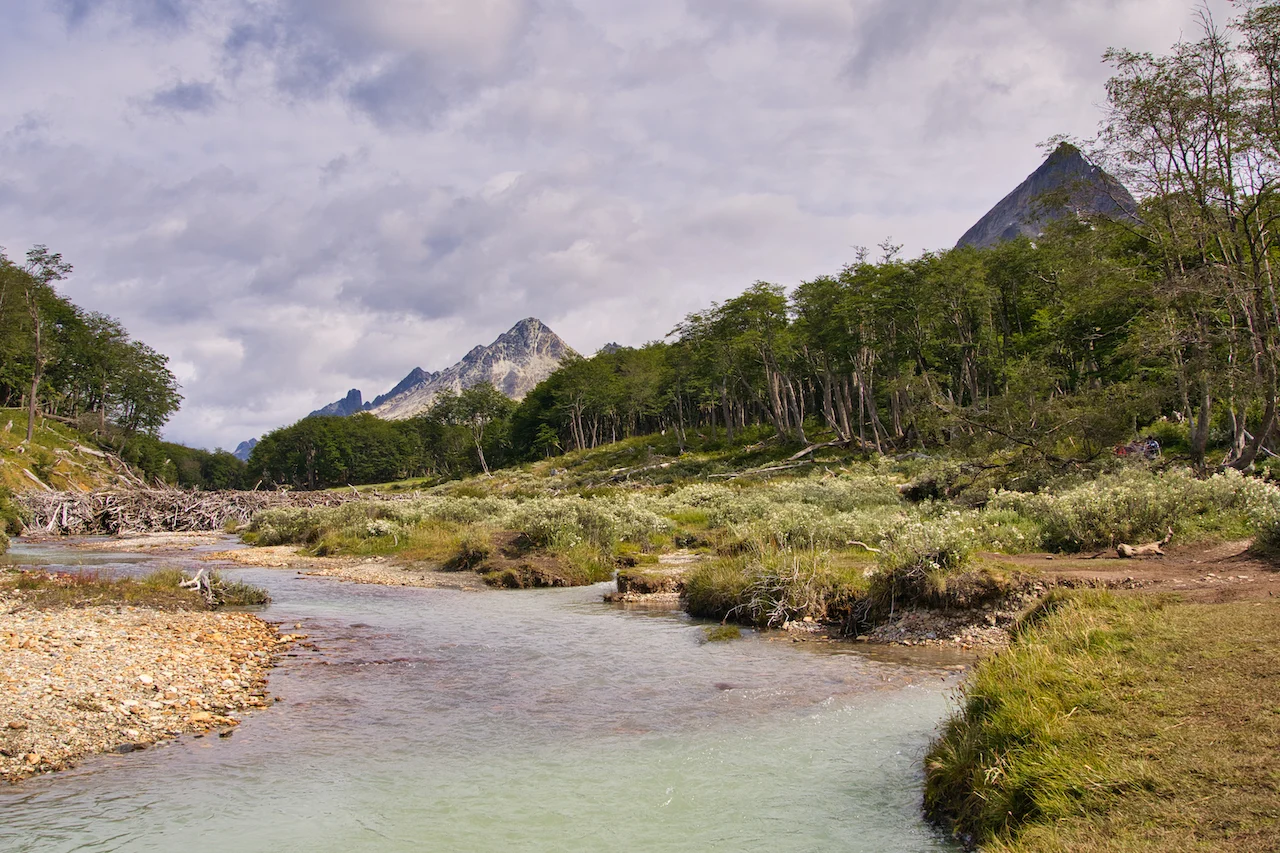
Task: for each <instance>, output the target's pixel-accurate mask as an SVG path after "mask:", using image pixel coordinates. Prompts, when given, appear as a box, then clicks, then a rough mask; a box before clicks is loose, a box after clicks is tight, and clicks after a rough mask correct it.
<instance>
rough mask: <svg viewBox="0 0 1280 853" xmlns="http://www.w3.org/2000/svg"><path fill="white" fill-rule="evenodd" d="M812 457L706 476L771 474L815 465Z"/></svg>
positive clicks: (736, 476)
mask: <svg viewBox="0 0 1280 853" xmlns="http://www.w3.org/2000/svg"><path fill="white" fill-rule="evenodd" d="M816 464H817V463H815V462H814V461H813V460H812V459H805V460H803V461H801V462H789V463H787V464H785V465H770V466H768V467H766V468H749V469H747V470H746V471H738V472H736V473H733V474H708V475H707V478H708V479H711V478H715V479H719V480H736V479H737V478H739V477H752V476H754V475H756V474H772V473H773V472H774V471H790V470H791V469H792V468H803V467H804V466H805V465H816Z"/></svg>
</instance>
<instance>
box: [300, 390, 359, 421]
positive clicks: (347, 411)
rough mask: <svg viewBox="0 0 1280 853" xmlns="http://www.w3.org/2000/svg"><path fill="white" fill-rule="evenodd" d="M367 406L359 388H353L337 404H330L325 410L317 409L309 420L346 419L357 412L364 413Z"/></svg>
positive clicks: (310, 415)
mask: <svg viewBox="0 0 1280 853" xmlns="http://www.w3.org/2000/svg"><path fill="white" fill-rule="evenodd" d="M366 408H368V407H367V406H365V404H364V399H363V398H362V397H361V395H360V389H359V388H352V389H351V390H350V391H348V392H347V396H345V397H343V398H342V399H341V400H339V401H337V402H336V403H330V404H329V405H327V406H324V407H323V408H319V409H316V410H315V411H314V412H312V413H311V414H309V415H307V417H309V418H345V417H347V416H348V415H354V414H355V413H356V412H363V411H364V410H365V409H366Z"/></svg>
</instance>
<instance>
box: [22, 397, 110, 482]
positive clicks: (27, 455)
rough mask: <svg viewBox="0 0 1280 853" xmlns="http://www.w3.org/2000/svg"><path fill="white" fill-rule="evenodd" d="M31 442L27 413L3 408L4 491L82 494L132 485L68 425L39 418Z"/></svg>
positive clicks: (89, 442) (105, 457)
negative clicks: (77, 492) (49, 490)
mask: <svg viewBox="0 0 1280 853" xmlns="http://www.w3.org/2000/svg"><path fill="white" fill-rule="evenodd" d="M26 437H27V413H26V412H25V411H23V410H21V409H3V408H0V489H10V490H13V491H15V492H20V491H26V490H29V489H40V488H43V487H44V486H48V487H49V488H52V489H59V490H81V491H82V490H85V489H95V488H102V487H104V486H115V485H126V486H127V485H128V482H126V480H124V479H122V478H121V476H120V475H119V474H118V473H117V472H116V471H115V470H114V469H113V468H112V467H111V463H110V462H109V461H108V459H107V456H106V454H105V453H103V452H102V451H101V450H99V449H97V447H96V446H94V445H93V442H92V441H90V440H89V439H88V438H86V437H85V436H83V435H81V434H80V433H79V432H77V431H76V430H74V429H72V428H71V427H69V426H67V425H65V424H62V423H59V422H58V421H55V420H52V419H49V418H43V417H42V418H38V419H37V420H36V430H35V435H34V436H33V438H32V441H31V444H27V443H26V441H25V439H26ZM42 484H43V485H42Z"/></svg>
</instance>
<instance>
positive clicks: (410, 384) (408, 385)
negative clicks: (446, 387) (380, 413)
mask: <svg viewBox="0 0 1280 853" xmlns="http://www.w3.org/2000/svg"><path fill="white" fill-rule="evenodd" d="M439 375H440V374H439V372H436V373H428V372H427V371H425V370H423V369H422V368H421V367H415V368H414V369H413V370H410V371H409V375H408V376H406V377H405V378H404V379H401V380H400V381H399V382H398V383H397V384H396V387H394V388H392V389H391V390H390V391H388V392H387V393H385V394H381V395H379V396H377V397H374V398H373V402H372V403H369V404H368V406H366V407H365V408H368V409H376V408H377V407H378V406H381V405H382V404H383V403H385V402H387V401H388V400H390V399H391V398H392V397H398V396H400V395H401V394H405V393H408V392H409V391H413V390H414V389H417V388H421V387H422V386H423V385H426V384H427V383H428V382H431V381H432V380H433V379H435V378H436V377H438V376H439Z"/></svg>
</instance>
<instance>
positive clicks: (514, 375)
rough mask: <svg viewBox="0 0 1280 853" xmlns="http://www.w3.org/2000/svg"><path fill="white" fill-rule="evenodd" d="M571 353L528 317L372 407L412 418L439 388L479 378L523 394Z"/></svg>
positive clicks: (465, 385) (459, 387)
mask: <svg viewBox="0 0 1280 853" xmlns="http://www.w3.org/2000/svg"><path fill="white" fill-rule="evenodd" d="M571 354H575V353H574V352H573V350H572V349H570V348H569V345H568V344H566V343H565V342H564V341H563V340H561V338H560V336H559V335H557V334H556V333H555V332H553V331H551V329H550V328H549V327H548V326H547V325H546V324H545V323H543V322H542V321H541V320H539V319H537V318H536V317H527V318H525V319H523V320H521V321H520V322H519V323H516V324H515V325H514V326H512V327H511V328H510V329H508V330H507V331H505V332H503V333H502V334H501V335H499V336H498V337H497V339H496V340H494V341H493V343H491V344H489V345H488V346H478V347H475V348H473V349H472V350H471V351H470V352H468V353H467V354H466V355H465V356H463V357H462V360H461V361H459V362H458V363H457V364H455V365H453V366H452V367H449V368H446V369H445V370H442V371H440V372H439V373H437V374H426V375H427V376H429V377H430V378H429V379H428V381H426V382H424V383H421V384H419V385H417V386H415V387H411V388H408V389H406V390H404V391H401V392H398V393H397V392H394V391H393V393H392V394H390V395H388V396H387V397H386V398H381V397H380V398H379V399H378V401H376V405H375V406H374V407H373V408H372V410H371V411H372V412H373V414H375V415H377V416H378V417H380V418H387V419H389V420H402V419H404V418H411V417H413V416H414V415H417V414H419V413H421V412H424V411H426V410H427V409H429V408H430V407H431V404H432V402H433V401H434V400H435V398H436V395H438V394H439V393H440V392H442V391H446V390H448V391H454V392H459V391H462V390H463V389H464V388H470V387H471V386H472V385H476V384H478V383H480V382H492V383H493V384H494V387H496V388H497V389H498V390H499V391H501V392H502V393H504V394H506V395H507V396H508V397H510V398H512V399H513V400H521V399H524V395H525V394H528V393H529V392H530V391H532V390H533V387H534V386H535V385H537V384H538V383H539V382H541V381H542V380H543V379H546V378H547V377H548V376H550V375H551V374H552V373H554V372H555V371H556V369H557V368H558V367H559V366H560V362H561V361H563V360H564V358H565V357H566V356H568V355H571Z"/></svg>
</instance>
